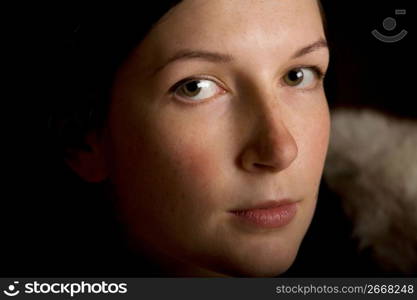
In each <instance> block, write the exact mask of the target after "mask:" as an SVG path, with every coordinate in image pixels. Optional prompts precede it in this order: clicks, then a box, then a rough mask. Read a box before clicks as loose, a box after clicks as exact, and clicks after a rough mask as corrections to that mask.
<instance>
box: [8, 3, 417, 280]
mask: <svg viewBox="0 0 417 300" xmlns="http://www.w3.org/2000/svg"><path fill="white" fill-rule="evenodd" d="M410 2H411V1H386V2H382V1H366V2H365V1H334V0H327V1H323V4H324V8H325V11H326V15H327V22H328V29H329V42H330V45H331V51H332V52H331V55H332V56H331V65H330V69H329V74H328V77H327V79H326V89H327V95H328V99H329V103H330V106H331V108H332V109H333V108H336V107H339V106H360V107H372V108H375V109H378V110H381V111H384V112H387V113H390V114H395V115H400V116H402V117H405V118H414V119H415V118H416V117H417V111H416V110H415V109H414V101H415V91H414V87H415V83H414V82H412V80H413V79H414V76H413V75H414V74H413V73H412V67H411V62H412V61H413V59H414V57H413V56H411V51H412V41H414V40H415V32H414V30H415V28H412V27H411V21H410V20H411V19H412V17H413V15H414V13H413V11H412V10H411V6H410ZM365 3H366V5H365ZM82 9H83V5H82V4H77V3H75V2H71V3H68V5H67V6H65V5H62V6H60V7H56V6H45V7H40V6H36V7H34V6H32V7H28V6H27V7H26V6H23V5H22V7H17V8H13V9H11V8H10V9H5V10H4V14H5V15H8V14H9V15H8V16H7V17H8V18H7V22H6V25H5V26H4V28H5V29H6V33H5V35H4V39H7V43H6V44H7V46H8V47H7V50H10V53H7V54H6V55H4V56H3V63H4V65H7V67H8V68H7V73H6V75H7V76H6V77H7V79H8V80H7V81H5V82H4V85H5V87H4V88H5V91H6V92H5V93H3V97H4V99H3V101H4V103H5V104H6V105H5V106H4V108H3V110H2V115H3V118H2V120H3V122H4V125H3V128H4V133H5V134H3V137H2V146H3V147H2V148H3V151H5V154H4V155H3V158H4V164H3V166H4V167H3V168H2V169H3V172H4V173H3V176H2V178H3V179H2V182H3V187H4V188H3V193H2V199H1V206H0V209H1V210H0V217H1V242H0V245H1V246H0V248H1V249H0V251H1V253H0V254H1V255H0V276H7V277H17V276H45V277H51V276H139V275H140V269H141V268H142V266H141V265H140V263H139V262H138V263H137V264H136V265H135V264H134V263H132V257H131V256H130V254H129V253H128V252H127V251H126V249H125V248H124V246H125V245H124V242H123V239H122V238H121V235H120V228H119V226H118V223H117V221H116V220H115V219H114V216H113V215H112V213H111V211H112V204H111V202H106V200H103V199H100V198H98V197H92V195H94V193H95V192H96V191H95V187H90V186H87V185H85V184H82V183H81V182H79V181H78V179H77V178H76V177H75V176H73V175H72V174H71V173H68V172H67V171H66V169H65V168H64V167H63V164H62V162H60V160H59V157H58V156H57V154H56V153H54V151H53V150H52V149H53V148H52V147H51V142H50V140H49V136H48V130H47V128H48V114H49V112H50V107H51V103H54V102H55V101H59V94H60V93H65V91H57V90H56V89H54V84H53V82H54V81H53V77H54V74H53V72H54V71H53V70H54V69H55V68H56V65H57V64H59V63H60V62H59V56H57V55H56V51H57V47H59V46H57V45H58V44H59V42H58V41H59V39H60V38H61V37H62V32H65V31H67V30H68V29H69V28H71V27H72V26H73V24H74V18H76V12H77V11H78V10H82ZM395 9H407V14H406V15H405V16H395V14H394V12H395ZM386 17H394V18H395V19H396V20H397V28H396V29H395V30H393V32H387V31H385V30H384V28H383V27H382V21H383V20H384V19H385V18H386ZM9 19H10V20H9ZM403 28H404V29H406V30H407V31H408V35H407V36H406V37H405V38H404V39H403V40H402V41H400V42H397V43H392V44H388V43H382V42H381V41H379V40H377V39H376V38H374V37H373V36H372V35H371V31H372V30H373V29H378V30H379V31H380V32H381V33H384V34H387V35H388V34H396V33H398V32H399V31H400V30H401V29H403ZM9 68H10V69H9ZM98 199H100V200H98ZM350 226H351V225H350V223H349V220H347V219H346V218H345V216H344V214H343V211H342V209H341V206H340V201H339V199H338V198H337V196H336V195H334V194H333V193H332V192H331V191H330V190H329V189H328V188H327V185H326V183H325V182H323V184H322V186H321V190H320V197H319V202H318V206H317V211H316V214H315V217H314V219H313V222H312V225H311V227H310V229H309V231H308V233H307V235H306V238H305V240H304V241H303V243H302V246H301V248H300V252H299V254H298V256H297V259H296V261H295V263H294V265H293V266H292V267H291V268H290V269H289V270H288V272H287V273H285V274H283V275H282V276H306V277H315V276H322V277H326V276H328V277H330V276H379V277H382V276H393V275H395V276H402V275H403V274H388V273H385V272H383V271H382V270H380V269H379V268H378V267H377V266H376V265H375V264H374V263H373V262H372V260H371V259H370V257H369V256H368V254H367V253H366V252H365V253H356V251H355V241H354V240H352V239H351V238H350ZM138 264H139V265H138ZM143 269H145V267H143Z"/></svg>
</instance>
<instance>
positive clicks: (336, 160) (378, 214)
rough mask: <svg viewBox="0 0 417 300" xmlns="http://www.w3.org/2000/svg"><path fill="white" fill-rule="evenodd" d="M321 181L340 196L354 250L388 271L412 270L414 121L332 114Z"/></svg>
mask: <svg viewBox="0 0 417 300" xmlns="http://www.w3.org/2000/svg"><path fill="white" fill-rule="evenodd" d="M324 179H325V180H326V181H327V182H328V184H329V187H330V188H331V189H332V190H334V191H335V192H336V193H337V194H338V195H340V197H341V199H342V201H343V207H344V210H345V212H346V214H347V215H348V216H349V217H350V219H351V220H352V223H353V232H352V235H353V237H354V238H355V239H357V241H358V250H359V251H362V250H364V249H367V248H368V250H371V253H372V256H373V258H374V259H375V261H376V263H377V264H378V265H379V266H380V267H381V268H382V269H384V270H386V271H390V272H403V273H415V272H417V120H416V121H411V120H405V119H399V118H398V119H397V118H393V117H389V116H387V115H385V114H383V113H381V112H377V111H373V110H369V109H362V110H353V109H336V110H334V111H333V112H332V133H331V140H330V146H329V152H328V156H327V160H326V165H325V170H324Z"/></svg>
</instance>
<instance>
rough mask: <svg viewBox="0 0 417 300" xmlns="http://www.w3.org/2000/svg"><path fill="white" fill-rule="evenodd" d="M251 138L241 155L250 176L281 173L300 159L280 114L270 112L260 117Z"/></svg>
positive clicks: (243, 165) (264, 111)
mask: <svg viewBox="0 0 417 300" xmlns="http://www.w3.org/2000/svg"><path fill="white" fill-rule="evenodd" d="M253 124H254V125H253V126H254V128H251V129H250V130H251V132H252V135H251V138H250V139H249V142H248V143H247V145H246V147H245V148H244V149H243V152H242V153H241V155H240V162H241V165H242V167H243V168H244V169H245V170H246V171H249V172H279V171H281V170H284V169H286V168H287V167H288V166H289V165H291V163H292V162H293V161H294V159H295V158H296V157H297V154H298V148H297V143H296V141H295V139H294V137H293V136H292V135H291V132H290V131H289V130H288V128H287V126H286V124H285V122H284V119H283V118H282V116H281V113H280V111H279V110H277V109H275V111H274V109H273V108H267V109H265V110H263V112H262V113H261V114H259V115H258V116H257V117H256V121H255V122H254V123H253Z"/></svg>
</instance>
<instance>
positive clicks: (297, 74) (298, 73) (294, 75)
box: [288, 70, 303, 81]
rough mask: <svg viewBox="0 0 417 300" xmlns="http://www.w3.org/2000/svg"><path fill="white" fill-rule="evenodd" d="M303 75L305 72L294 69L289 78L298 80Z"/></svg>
mask: <svg viewBox="0 0 417 300" xmlns="http://www.w3.org/2000/svg"><path fill="white" fill-rule="evenodd" d="M302 77H303V72H302V71H300V70H294V71H291V72H290V73H289V74H288V79H290V80H291V81H298V80H299V79H300V78H302Z"/></svg>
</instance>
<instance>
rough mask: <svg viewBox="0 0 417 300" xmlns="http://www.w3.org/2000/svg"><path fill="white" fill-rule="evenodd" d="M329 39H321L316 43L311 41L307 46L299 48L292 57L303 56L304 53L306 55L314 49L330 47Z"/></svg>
mask: <svg viewBox="0 0 417 300" xmlns="http://www.w3.org/2000/svg"><path fill="white" fill-rule="evenodd" d="M328 47H329V46H328V45H327V41H326V40H325V39H320V40H318V41H316V42H314V43H311V44H310V45H308V46H305V47H303V48H301V49H299V50H297V51H296V52H295V53H294V55H293V56H292V57H291V58H292V59H294V58H298V57H301V56H303V55H306V54H308V53H311V52H313V51H316V50H318V49H320V48H328Z"/></svg>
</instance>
